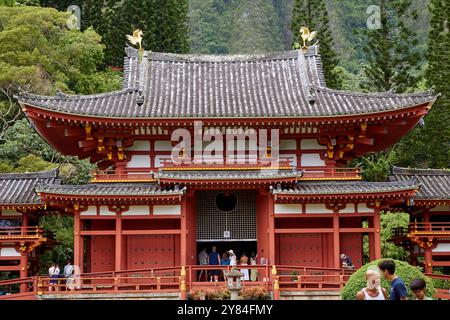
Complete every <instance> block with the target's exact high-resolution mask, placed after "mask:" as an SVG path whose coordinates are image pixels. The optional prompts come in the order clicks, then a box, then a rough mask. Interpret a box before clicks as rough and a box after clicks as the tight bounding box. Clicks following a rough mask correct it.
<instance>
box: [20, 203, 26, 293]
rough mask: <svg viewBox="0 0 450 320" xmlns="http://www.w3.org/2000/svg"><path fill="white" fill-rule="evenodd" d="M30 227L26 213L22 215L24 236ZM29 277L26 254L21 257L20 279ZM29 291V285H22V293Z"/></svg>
mask: <svg viewBox="0 0 450 320" xmlns="http://www.w3.org/2000/svg"><path fill="white" fill-rule="evenodd" d="M27 226H28V214H27V213H26V212H23V213H22V234H23V235H27V233H26V232H27V229H26V228H27ZM26 277H28V254H27V253H26V252H23V253H21V256H20V278H26ZM26 291H27V284H26V283H22V284H21V285H20V292H26Z"/></svg>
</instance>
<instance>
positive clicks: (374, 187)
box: [272, 181, 419, 195]
mask: <svg viewBox="0 0 450 320" xmlns="http://www.w3.org/2000/svg"><path fill="white" fill-rule="evenodd" d="M418 188H419V186H418V184H417V183H414V182H413V181H401V182H369V181H339V182H333V181H324V182H299V183H297V185H296V187H295V188H289V189H280V188H273V189H272V193H273V194H283V195H341V194H370V193H384V192H397V191H407V190H412V189H418Z"/></svg>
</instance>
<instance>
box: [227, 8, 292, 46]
mask: <svg viewBox="0 0 450 320" xmlns="http://www.w3.org/2000/svg"><path fill="white" fill-rule="evenodd" d="M231 30H232V31H231V37H230V42H229V47H230V52H231V53H238V52H241V53H259V52H270V51H278V50H280V49H281V48H283V42H282V38H281V31H280V29H279V25H278V22H277V15H276V13H275V11H274V9H273V4H272V2H271V1H267V0H250V1H240V2H239V3H238V4H237V7H236V10H235V21H234V24H233V26H232V28H231Z"/></svg>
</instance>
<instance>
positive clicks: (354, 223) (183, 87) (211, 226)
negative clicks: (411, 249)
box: [17, 46, 437, 273]
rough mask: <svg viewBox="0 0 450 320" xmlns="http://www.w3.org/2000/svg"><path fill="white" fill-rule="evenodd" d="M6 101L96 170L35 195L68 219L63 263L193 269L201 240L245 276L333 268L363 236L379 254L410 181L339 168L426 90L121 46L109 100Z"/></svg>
mask: <svg viewBox="0 0 450 320" xmlns="http://www.w3.org/2000/svg"><path fill="white" fill-rule="evenodd" d="M17 98H18V100H19V103H20V105H21V107H22V110H23V111H24V113H25V114H26V116H27V117H28V119H29V120H30V122H31V124H32V125H33V127H34V128H35V129H36V131H37V132H38V133H39V134H40V135H41V136H42V137H43V138H44V139H45V140H46V141H47V142H48V143H49V144H51V145H52V146H53V147H54V148H55V149H56V150H58V151H59V152H61V153H63V154H65V155H74V156H78V157H79V158H81V159H85V158H87V159H90V161H91V162H92V163H97V164H98V166H99V168H100V170H98V171H97V172H95V173H94V174H93V178H92V181H91V183H90V184H87V185H62V184H59V183H53V182H51V181H50V182H47V183H42V184H40V185H39V186H37V187H36V192H37V194H38V195H39V197H40V199H41V201H42V203H45V204H46V205H47V208H49V209H52V210H61V211H62V212H64V213H65V214H68V215H73V216H74V263H75V264H76V265H78V266H79V267H80V268H81V272H91V273H95V272H97V273H98V272H120V271H121V270H132V269H145V268H165V267H167V268H170V267H174V266H194V265H197V264H198V261H197V255H198V253H199V252H200V251H201V250H202V249H203V248H204V247H206V248H207V249H208V250H210V248H211V246H212V245H216V246H217V247H218V250H219V252H220V253H222V252H224V251H226V250H229V249H233V250H234V251H235V252H237V253H238V255H239V254H241V253H242V252H244V251H245V252H247V254H249V253H250V252H252V251H254V252H256V253H257V257H258V265H270V266H272V265H277V266H283V265H289V266H302V267H305V268H306V267H310V268H334V269H336V268H341V261H340V254H341V253H345V254H346V255H348V256H350V257H351V258H352V259H353V262H354V264H355V266H356V267H359V266H361V264H362V263H363V248H362V243H363V239H364V237H367V238H368V240H369V254H370V259H371V260H373V259H377V258H380V257H381V248H380V211H381V210H384V209H388V208H391V207H394V206H398V205H401V204H406V203H410V201H411V199H413V197H414V195H415V194H416V192H417V191H418V190H419V187H420V183H418V182H417V181H414V180H409V179H404V180H403V179H402V180H397V181H389V182H366V181H362V180H361V173H360V172H359V170H358V169H355V168H348V167H347V165H348V163H349V162H350V161H351V160H353V159H356V158H359V157H361V156H363V155H365V154H368V153H372V152H378V151H382V150H384V149H386V148H388V147H389V146H391V145H392V144H394V143H396V142H397V141H398V140H399V139H401V138H402V137H403V136H404V135H406V134H407V133H408V132H409V131H410V130H411V129H412V128H414V127H415V126H416V124H417V123H418V122H419V121H420V120H421V119H422V118H423V117H424V116H426V115H427V113H428V111H429V110H430V108H431V106H432V105H433V103H434V101H435V100H436V99H437V95H435V94H434V93H432V92H424V93H414V94H395V93H391V92H385V93H353V92H345V91H336V90H332V89H329V88H327V86H326V83H325V81H324V77H323V70H322V65H321V59H320V55H319V54H318V49H317V47H316V46H313V47H311V48H309V49H308V50H307V51H306V52H304V51H302V50H295V51H288V52H278V53H270V54H261V55H225V56H213V55H178V54H167V53H154V52H144V54H143V56H142V58H140V57H139V54H138V51H137V50H135V49H133V48H130V47H128V48H126V56H125V68H124V83H123V88H122V89H121V90H119V91H116V92H110V93H104V94H96V95H89V96H76V95H66V94H63V93H60V92H59V93H58V94H57V95H55V96H38V95H34V94H30V93H25V92H22V93H20V94H19V96H18V97H17ZM179 129H186V130H184V131H183V132H182V133H179V131H177V130H179ZM186 131H187V132H188V133H189V137H188V138H186V139H183V140H182V141H181V142H180V139H181V137H182V136H183V134H184V135H186ZM236 132H238V133H236ZM242 132H244V135H245V138H244V139H243V140H239V139H234V138H235V137H233V136H232V137H231V138H229V136H230V135H229V133H231V134H235V135H238V134H241V133H242ZM227 133H228V134H227ZM174 136H175V138H174ZM183 138H185V136H183ZM264 138H266V139H264ZM186 141H188V142H186ZM182 143H183V144H182ZM230 146H232V147H230ZM177 148H178V149H177ZM211 149H214V152H213V155H212V156H211V153H206V152H205V150H206V151H208V150H211ZM174 150H175V151H174ZM174 154H176V155H178V156H179V158H181V159H182V160H183V161H181V162H182V163H178V162H176V161H174V160H173V155H174Z"/></svg>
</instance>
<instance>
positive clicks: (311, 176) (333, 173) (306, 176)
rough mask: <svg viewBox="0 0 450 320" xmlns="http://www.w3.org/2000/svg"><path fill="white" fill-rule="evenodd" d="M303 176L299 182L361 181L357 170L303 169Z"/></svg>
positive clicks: (359, 171) (359, 172)
mask: <svg viewBox="0 0 450 320" xmlns="http://www.w3.org/2000/svg"><path fill="white" fill-rule="evenodd" d="M303 170H304V171H303V176H302V177H301V178H300V180H319V179H339V180H361V179H362V177H361V170H360V169H359V168H328V167H327V168H324V167H307V168H303Z"/></svg>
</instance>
